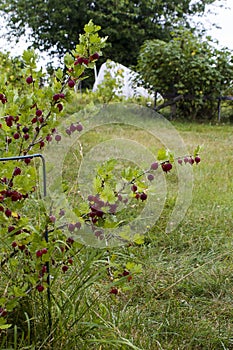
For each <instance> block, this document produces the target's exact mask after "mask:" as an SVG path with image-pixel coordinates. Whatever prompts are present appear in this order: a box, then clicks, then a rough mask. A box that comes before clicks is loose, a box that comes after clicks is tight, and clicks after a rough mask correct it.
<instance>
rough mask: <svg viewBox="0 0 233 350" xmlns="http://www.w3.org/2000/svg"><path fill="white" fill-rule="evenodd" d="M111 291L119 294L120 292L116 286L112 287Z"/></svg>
mask: <svg viewBox="0 0 233 350" xmlns="http://www.w3.org/2000/svg"><path fill="white" fill-rule="evenodd" d="M109 293H110V294H114V295H117V294H118V293H119V291H118V289H117V288H116V287H112V288H111V290H110V292H109Z"/></svg>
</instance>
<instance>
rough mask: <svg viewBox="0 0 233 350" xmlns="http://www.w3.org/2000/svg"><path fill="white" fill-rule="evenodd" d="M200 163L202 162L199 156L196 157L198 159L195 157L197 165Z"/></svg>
mask: <svg viewBox="0 0 233 350" xmlns="http://www.w3.org/2000/svg"><path fill="white" fill-rule="evenodd" d="M200 161H201V158H200V157H198V156H196V157H195V162H196V164H198V163H200Z"/></svg>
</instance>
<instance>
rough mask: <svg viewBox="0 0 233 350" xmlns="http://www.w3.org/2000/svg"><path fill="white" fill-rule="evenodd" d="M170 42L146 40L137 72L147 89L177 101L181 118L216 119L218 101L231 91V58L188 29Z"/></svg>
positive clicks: (232, 73)
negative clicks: (214, 117)
mask: <svg viewBox="0 0 233 350" xmlns="http://www.w3.org/2000/svg"><path fill="white" fill-rule="evenodd" d="M173 35H174V36H173V38H172V40H170V41H169V42H164V41H161V40H148V41H146V42H145V43H144V45H143V46H142V48H141V51H140V55H139V60H138V71H139V72H140V74H141V75H142V78H143V80H144V84H145V86H146V87H149V88H151V89H152V90H153V91H158V92H159V93H160V94H162V95H163V96H164V98H165V99H167V100H169V99H170V100H171V99H173V100H174V99H175V101H177V102H178V103H177V107H178V112H180V114H181V115H182V116H186V117H188V116H192V117H194V118H195V116H196V117H198V116H199V117H200V118H202V117H208V118H210V117H213V116H216V111H217V99H218V98H219V97H220V96H222V95H225V94H227V93H229V92H230V91H232V86H233V81H232V76H233V55H232V52H231V51H228V50H226V49H222V50H219V49H217V48H216V47H215V46H213V43H212V42H211V39H210V38H208V37H207V38H206V39H205V40H204V41H203V40H202V39H201V38H200V37H198V36H196V35H194V34H193V33H191V32H190V31H189V30H184V29H181V30H178V31H176V32H174V33H173Z"/></svg>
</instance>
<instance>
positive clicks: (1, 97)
mask: <svg viewBox="0 0 233 350" xmlns="http://www.w3.org/2000/svg"><path fill="white" fill-rule="evenodd" d="M0 101H1V102H2V104H5V103H6V102H7V98H6V96H5V95H4V94H2V93H0Z"/></svg>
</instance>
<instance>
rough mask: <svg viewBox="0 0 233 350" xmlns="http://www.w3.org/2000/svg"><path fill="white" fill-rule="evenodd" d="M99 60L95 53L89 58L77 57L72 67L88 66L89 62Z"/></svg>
mask: <svg viewBox="0 0 233 350" xmlns="http://www.w3.org/2000/svg"><path fill="white" fill-rule="evenodd" d="M98 59H99V54H98V52H95V53H94V54H93V55H90V56H89V57H83V56H77V57H76V59H75V62H74V65H75V66H76V65H78V64H80V65H81V64H84V65H85V66H88V64H89V63H90V62H93V61H96V60H98Z"/></svg>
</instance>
